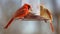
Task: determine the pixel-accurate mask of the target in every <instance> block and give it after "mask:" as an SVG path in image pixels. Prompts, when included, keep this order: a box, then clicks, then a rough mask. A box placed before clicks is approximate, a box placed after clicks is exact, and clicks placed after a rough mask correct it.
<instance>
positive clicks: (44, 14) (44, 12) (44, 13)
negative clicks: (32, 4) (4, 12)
mask: <svg viewBox="0 0 60 34" xmlns="http://www.w3.org/2000/svg"><path fill="white" fill-rule="evenodd" d="M40 16H42V17H44V18H46V19H49V21H50V27H51V30H52V32H54V27H53V24H52V14H51V13H50V11H49V10H48V9H46V8H44V6H43V5H40Z"/></svg>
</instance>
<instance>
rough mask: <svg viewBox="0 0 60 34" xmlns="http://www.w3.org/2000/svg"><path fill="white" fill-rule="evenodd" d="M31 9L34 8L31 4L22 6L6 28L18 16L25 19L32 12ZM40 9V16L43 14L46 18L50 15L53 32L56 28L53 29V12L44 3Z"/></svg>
mask: <svg viewBox="0 0 60 34" xmlns="http://www.w3.org/2000/svg"><path fill="white" fill-rule="evenodd" d="M31 10H32V7H31V6H30V5H29V4H24V5H23V6H22V7H21V8H19V9H18V10H17V11H16V12H15V14H14V15H13V16H12V18H11V19H10V20H9V21H8V24H7V25H6V26H5V27H4V28H5V29H7V28H8V27H9V26H10V24H11V23H12V21H13V20H14V19H16V18H17V19H24V17H25V16H27V15H28V14H30V13H31V12H30V11H31ZM40 10H41V11H40V16H42V17H44V18H46V16H47V17H49V19H50V26H51V29H52V32H53V31H54V29H53V25H52V15H51V13H50V12H49V11H48V10H47V9H45V8H44V7H43V6H42V5H41V6H40Z"/></svg>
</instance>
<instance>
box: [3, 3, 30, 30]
mask: <svg viewBox="0 0 60 34" xmlns="http://www.w3.org/2000/svg"><path fill="white" fill-rule="evenodd" d="M29 10H31V6H30V5H29V4H24V5H23V6H22V7H21V8H19V9H18V10H17V11H16V13H15V14H14V15H13V16H12V18H11V19H10V20H9V21H8V24H7V25H6V26H5V27H4V28H5V29H7V28H8V27H9V26H10V24H11V23H12V21H13V20H14V19H16V18H18V19H21V18H23V17H24V16H26V15H27V14H29Z"/></svg>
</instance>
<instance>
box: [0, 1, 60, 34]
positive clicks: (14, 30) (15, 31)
mask: <svg viewBox="0 0 60 34" xmlns="http://www.w3.org/2000/svg"><path fill="white" fill-rule="evenodd" d="M59 1H60V0H34V1H33V0H0V34H60V2H59ZM24 3H28V4H30V5H32V8H33V11H32V13H35V14H38V13H39V11H40V10H39V9H40V8H37V6H39V5H40V4H43V5H44V6H45V7H46V8H48V9H49V10H50V11H51V13H52V15H53V25H54V30H55V31H54V32H52V31H51V29H50V25H49V21H48V23H45V22H44V21H24V20H23V21H21V20H14V21H13V23H12V24H11V25H10V27H9V28H8V29H6V30H5V29H4V28H3V27H4V26H5V25H6V24H7V22H8V21H9V19H10V18H11V16H12V14H13V13H14V12H15V11H16V10H17V9H19V8H20V7H21V6H22V5H23V4H24ZM36 11H37V12H36Z"/></svg>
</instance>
